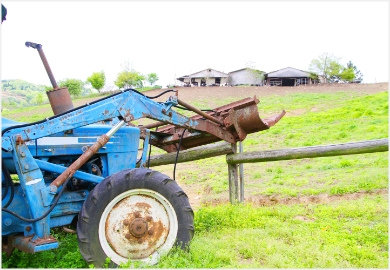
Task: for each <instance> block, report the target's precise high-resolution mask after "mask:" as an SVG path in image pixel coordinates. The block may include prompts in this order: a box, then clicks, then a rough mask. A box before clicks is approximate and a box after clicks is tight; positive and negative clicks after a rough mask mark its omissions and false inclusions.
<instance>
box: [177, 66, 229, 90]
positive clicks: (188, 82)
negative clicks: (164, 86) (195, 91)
mask: <svg viewBox="0 0 390 270" xmlns="http://www.w3.org/2000/svg"><path fill="white" fill-rule="evenodd" d="M228 79H229V74H226V73H224V72H221V71H218V70H215V69H211V68H206V69H205V70H202V71H199V72H196V73H193V74H191V75H185V76H181V77H179V78H177V80H179V81H181V82H183V83H184V84H185V86H193V85H194V86H221V85H227V83H228Z"/></svg>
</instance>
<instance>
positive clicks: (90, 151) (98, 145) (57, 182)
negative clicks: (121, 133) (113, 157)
mask: <svg viewBox="0 0 390 270" xmlns="http://www.w3.org/2000/svg"><path fill="white" fill-rule="evenodd" d="M109 139H110V138H109V137H108V136H107V135H106V134H103V135H102V136H100V137H99V138H98V139H97V141H96V142H95V143H94V144H93V145H92V146H91V147H89V148H88V149H87V150H86V151H85V152H84V153H83V154H82V155H81V156H80V157H79V158H78V159H77V160H76V161H75V162H73V163H72V165H70V166H69V167H68V168H67V169H66V170H65V171H64V172H63V173H61V174H60V175H59V176H58V177H57V178H56V179H55V180H54V181H53V182H52V183H51V184H50V186H56V187H59V186H61V185H62V184H63V183H64V182H65V181H66V179H67V178H68V177H72V176H73V174H74V173H75V172H76V171H77V170H78V169H80V167H81V166H83V165H84V163H85V162H87V161H88V160H89V159H90V158H91V157H92V156H93V155H94V154H96V153H97V151H99V149H100V148H102V147H103V146H104V145H105V144H106V143H107V142H108V140H109Z"/></svg>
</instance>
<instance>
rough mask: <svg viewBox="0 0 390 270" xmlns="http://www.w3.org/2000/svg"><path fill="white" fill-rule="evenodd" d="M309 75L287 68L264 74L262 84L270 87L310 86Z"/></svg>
mask: <svg viewBox="0 0 390 270" xmlns="http://www.w3.org/2000/svg"><path fill="white" fill-rule="evenodd" d="M312 83H313V80H312V79H311V78H310V73H309V72H306V71H303V70H300V69H296V68H292V67H287V68H283V69H279V70H276V71H272V72H269V73H265V74H264V84H266V85H270V86H273V85H275V86H297V85H300V84H312Z"/></svg>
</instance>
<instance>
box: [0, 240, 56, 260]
mask: <svg viewBox="0 0 390 270" xmlns="http://www.w3.org/2000/svg"><path fill="white" fill-rule="evenodd" d="M4 238H6V239H4ZM4 240H6V241H5V242H4ZM2 246H3V251H5V252H6V254H7V256H8V257H9V256H11V254H12V252H13V251H14V249H15V248H17V249H19V250H20V251H23V252H26V253H36V252H40V251H46V250H50V249H55V248H58V241H57V239H55V238H54V237H53V236H49V237H48V238H44V239H41V238H34V237H33V236H8V237H3V244H2Z"/></svg>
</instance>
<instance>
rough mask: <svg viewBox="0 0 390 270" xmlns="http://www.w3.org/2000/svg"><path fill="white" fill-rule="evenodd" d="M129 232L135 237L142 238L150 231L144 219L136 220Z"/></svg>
mask: <svg viewBox="0 0 390 270" xmlns="http://www.w3.org/2000/svg"><path fill="white" fill-rule="evenodd" d="M129 231H130V233H131V235H132V236H134V237H137V238H139V237H142V236H144V235H145V234H146V232H147V231H148V223H147V222H146V220H145V219H143V218H135V219H134V220H133V221H132V222H131V224H130V226H129Z"/></svg>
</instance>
